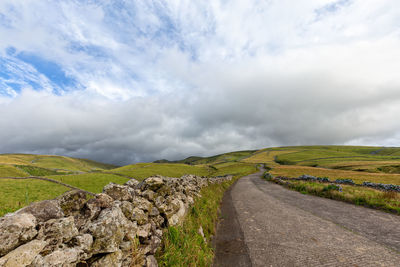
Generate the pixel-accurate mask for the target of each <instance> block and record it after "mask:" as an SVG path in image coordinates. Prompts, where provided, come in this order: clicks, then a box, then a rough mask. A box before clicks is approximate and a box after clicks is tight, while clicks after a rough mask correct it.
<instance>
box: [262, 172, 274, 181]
mask: <svg viewBox="0 0 400 267" xmlns="http://www.w3.org/2000/svg"><path fill="white" fill-rule="evenodd" d="M263 177H264V179H267V180H270V179H272V175H271V174H270V173H269V172H264V174H263Z"/></svg>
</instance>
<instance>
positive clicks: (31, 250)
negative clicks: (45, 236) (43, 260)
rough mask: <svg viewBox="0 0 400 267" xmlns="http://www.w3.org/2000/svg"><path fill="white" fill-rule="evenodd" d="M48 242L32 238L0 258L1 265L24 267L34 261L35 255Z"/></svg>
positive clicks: (3, 266)
mask: <svg viewBox="0 0 400 267" xmlns="http://www.w3.org/2000/svg"><path fill="white" fill-rule="evenodd" d="M45 245H46V242H45V241H43V240H32V241H30V242H29V243H26V244H24V245H22V246H19V247H18V248H16V249H15V250H13V251H11V252H10V253H8V254H7V255H5V256H4V257H2V258H0V266H2V267H24V266H27V265H29V264H31V263H32V261H33V260H34V259H35V257H36V256H37V255H38V254H39V253H40V251H41V250H42V249H43V248H44V246H45Z"/></svg>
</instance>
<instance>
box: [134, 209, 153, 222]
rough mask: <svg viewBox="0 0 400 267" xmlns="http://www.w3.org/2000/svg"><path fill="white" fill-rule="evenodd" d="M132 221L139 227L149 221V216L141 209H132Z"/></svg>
mask: <svg viewBox="0 0 400 267" xmlns="http://www.w3.org/2000/svg"><path fill="white" fill-rule="evenodd" d="M132 219H133V220H135V221H137V223H138V224H139V225H142V224H146V223H147V222H148V221H149V216H148V214H147V213H146V212H144V211H143V210H142V209H139V208H134V209H133V213H132Z"/></svg>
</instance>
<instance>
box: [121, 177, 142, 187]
mask: <svg viewBox="0 0 400 267" xmlns="http://www.w3.org/2000/svg"><path fill="white" fill-rule="evenodd" d="M139 183H140V182H139V181H138V180H136V179H134V178H132V179H130V180H129V181H128V182H126V183H125V184H124V185H127V186H129V187H132V188H133V189H135V188H136V187H137V185H138V184H139Z"/></svg>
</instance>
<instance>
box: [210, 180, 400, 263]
mask: <svg viewBox="0 0 400 267" xmlns="http://www.w3.org/2000/svg"><path fill="white" fill-rule="evenodd" d="M260 175H261V173H258V174H252V175H249V176H246V177H243V178H242V179H240V180H239V181H238V182H237V183H236V184H235V185H234V186H233V187H232V188H231V189H230V190H229V191H227V192H226V194H225V196H224V200H223V203H222V207H221V213H222V214H221V218H222V219H221V221H220V223H219V225H218V228H217V235H216V237H215V241H214V242H215V246H216V257H215V261H214V265H215V266H360V267H361V266H400V216H396V215H392V214H388V213H384V212H381V211H377V210H372V209H368V208H364V207H359V206H355V205H352V204H347V203H344V202H340V201H335V200H330V199H325V198H320V197H314V196H310V195H303V194H300V193H298V192H295V191H291V190H288V189H285V188H283V187H281V186H279V185H276V184H273V183H270V182H267V181H265V180H262V179H260Z"/></svg>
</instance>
